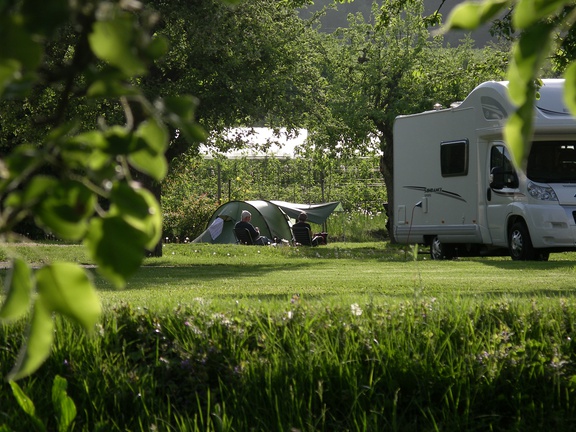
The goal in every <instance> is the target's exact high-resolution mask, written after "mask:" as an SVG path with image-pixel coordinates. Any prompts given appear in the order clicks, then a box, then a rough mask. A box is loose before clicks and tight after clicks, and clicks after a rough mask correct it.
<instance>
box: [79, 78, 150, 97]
mask: <svg viewBox="0 0 576 432" xmlns="http://www.w3.org/2000/svg"><path fill="white" fill-rule="evenodd" d="M87 94H88V96H89V97H93V98H117V97H120V96H137V95H139V94H140V92H139V91H138V89H137V88H135V87H132V86H130V85H127V84H126V83H124V82H121V81H118V80H116V79H100V80H97V81H94V82H93V83H92V84H91V85H90V87H88V91H87Z"/></svg>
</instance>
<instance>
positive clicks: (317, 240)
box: [293, 212, 326, 246]
mask: <svg viewBox="0 0 576 432" xmlns="http://www.w3.org/2000/svg"><path fill="white" fill-rule="evenodd" d="M307 220H308V215H307V214H306V212H302V213H300V214H299V215H298V222H296V223H295V224H294V225H293V226H295V227H306V228H308V229H309V230H310V233H312V227H311V226H310V224H309V223H308V222H306V221H307ZM323 244H326V240H325V238H324V236H323V235H322V234H314V235H313V236H312V246H318V245H323Z"/></svg>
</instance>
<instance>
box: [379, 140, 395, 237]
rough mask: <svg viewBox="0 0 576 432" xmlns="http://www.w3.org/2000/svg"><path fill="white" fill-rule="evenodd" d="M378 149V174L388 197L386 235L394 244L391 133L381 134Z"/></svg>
mask: <svg viewBox="0 0 576 432" xmlns="http://www.w3.org/2000/svg"><path fill="white" fill-rule="evenodd" d="M380 148H381V149H382V156H381V157H380V172H381V173H382V177H384V184H385V185H386V193H387V195H388V222H389V227H390V229H389V230H388V235H389V236H390V241H391V242H392V243H396V238H395V237H394V164H393V162H394V157H393V156H394V152H393V146H392V133H391V132H388V131H384V132H383V134H382V138H381V142H380Z"/></svg>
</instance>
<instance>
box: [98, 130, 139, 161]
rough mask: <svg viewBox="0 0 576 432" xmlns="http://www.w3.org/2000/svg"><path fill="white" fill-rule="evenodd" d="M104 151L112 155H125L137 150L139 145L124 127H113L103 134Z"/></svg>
mask: <svg viewBox="0 0 576 432" xmlns="http://www.w3.org/2000/svg"><path fill="white" fill-rule="evenodd" d="M105 137H106V143H107V146H106V151H107V153H110V154H113V155H127V154H129V153H131V152H133V151H136V150H139V144H140V143H138V142H137V140H135V139H134V136H133V135H132V134H131V133H130V131H128V130H127V129H126V128H125V127H122V126H113V127H111V128H110V129H108V130H107V131H106V133H105Z"/></svg>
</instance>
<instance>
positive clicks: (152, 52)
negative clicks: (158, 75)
mask: <svg viewBox="0 0 576 432" xmlns="http://www.w3.org/2000/svg"><path fill="white" fill-rule="evenodd" d="M168 48H169V46H168V40H167V39H166V38H165V37H164V36H158V35H157V36H154V38H152V40H151V41H150V43H149V44H148V46H147V47H146V53H147V54H148V56H149V57H150V58H151V59H152V60H158V59H159V58H161V57H162V56H164V55H165V54H166V53H167V52H168Z"/></svg>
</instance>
